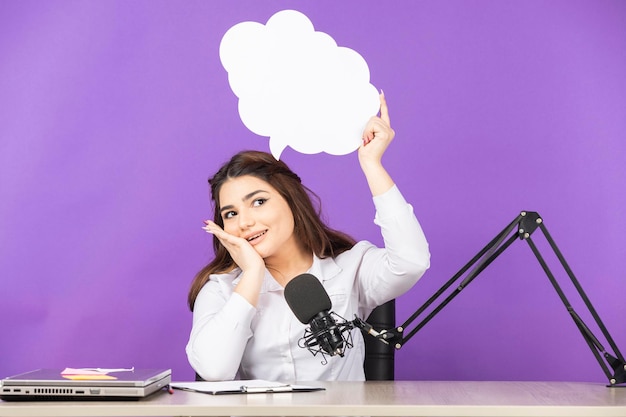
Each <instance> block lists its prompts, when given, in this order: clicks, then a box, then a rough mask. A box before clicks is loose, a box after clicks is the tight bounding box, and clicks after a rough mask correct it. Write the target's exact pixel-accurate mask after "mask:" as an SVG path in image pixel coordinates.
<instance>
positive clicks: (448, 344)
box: [0, 0, 626, 382]
mask: <svg viewBox="0 0 626 417" xmlns="http://www.w3.org/2000/svg"><path fill="white" fill-rule="evenodd" d="M287 8H297V9H298V10H300V11H301V12H303V13H304V14H306V15H307V16H308V17H309V18H310V19H311V21H312V22H313V24H314V25H315V28H316V29H317V30H320V31H323V32H326V33H328V34H330V35H331V36H333V37H334V39H335V40H336V41H337V43H338V44H339V45H341V46H347V47H349V48H352V49H354V50H356V51H358V52H359V53H360V54H361V55H362V56H363V57H364V58H365V59H366V60H367V62H368V64H369V67H370V71H371V79H372V83H373V84H374V85H375V86H377V87H378V88H383V89H384V90H385V94H386V96H387V98H388V101H389V104H390V111H391V118H392V124H393V126H394V128H395V130H396V132H397V135H396V140H395V141H394V144H393V146H392V147H391V148H390V149H389V151H388V153H387V155H386V160H385V161H386V164H387V166H388V167H389V170H390V171H391V173H392V175H393V176H394V178H395V179H396V181H397V183H398V185H399V187H400V188H401V190H402V191H403V192H404V194H405V195H406V197H407V199H408V200H409V201H411V202H412V203H413V205H414V207H415V211H416V213H417V215H418V217H419V219H420V220H421V222H422V224H423V227H424V229H425V231H426V233H427V236H428V238H429V241H430V244H431V251H432V268H431V270H430V271H429V272H428V273H427V275H426V276H425V277H424V278H423V280H422V281H420V283H419V284H418V285H417V286H416V287H415V288H414V289H413V290H412V291H411V292H410V293H409V294H407V295H405V296H403V297H402V298H401V299H399V300H398V309H397V310H398V313H397V314H398V322H399V323H400V322H402V321H404V319H405V318H406V317H408V316H409V314H410V313H412V312H413V311H414V310H415V309H416V308H417V306H418V305H420V304H421V303H422V302H423V301H424V300H426V299H427V298H428V297H429V296H430V295H431V294H432V293H433V292H434V291H435V290H436V289H437V288H439V287H440V286H441V285H442V284H443V283H444V282H445V281H446V280H447V279H448V278H449V277H451V276H452V275H453V274H454V273H455V272H456V271H457V270H458V269H459V268H460V267H461V266H462V265H463V264H465V262H467V261H468V260H469V259H470V258H471V257H472V256H473V255H474V254H475V253H476V252H477V251H478V250H479V249H480V248H482V246H484V245H485V244H486V243H487V242H488V241H489V240H490V239H491V238H492V237H493V236H494V235H495V234H496V233H497V232H499V231H500V230H501V229H502V228H503V227H504V226H505V225H506V224H507V223H508V222H509V221H511V220H512V219H513V218H514V217H515V216H516V215H517V214H518V213H519V211H520V210H532V211H538V212H539V213H540V214H541V215H542V216H543V218H544V219H545V223H546V225H547V226H548V228H549V230H550V232H551V233H552V235H553V237H554V238H555V240H556V241H557V243H558V245H559V246H560V248H561V250H562V251H563V253H564V255H565V257H566V258H567V259H568V261H569V263H570V265H571V267H572V269H573V270H574V272H575V273H576V275H577V276H578V278H579V280H580V281H581V283H582V285H583V287H584V288H585V290H586V291H587V293H588V295H589V297H590V299H591V300H592V302H593V303H594V305H595V306H596V308H597V310H598V312H599V313H600V315H601V316H602V318H603V320H604V321H605V324H606V325H607V327H608V328H609V330H610V331H611V333H612V334H613V336H614V338H615V340H616V342H617V344H618V346H620V347H621V349H622V350H626V326H625V325H624V316H625V315H626V304H625V303H624V294H625V293H626V273H625V272H624V271H625V270H626V244H625V243H624V238H623V236H624V233H625V232H626V216H625V213H624V206H626V192H625V184H626V2H623V1H523V2H522V1H519V2H516V1H444V2H438V1H428V2H417V1H398V2H393V3H384V2H381V1H376V2H374V1H361V0H358V1H356V0H355V1H344V2H335V1H316V2H290V1H273V2H256V1H233V2H217V1H215V2H209V1H198V2H193V1H187V2H174V1H133V2H121V1H120V2H115V1H91V2H80V1H76V2H74V1H56V2H29V1H3V2H1V3H0V320H1V322H2V328H1V330H0V339H1V340H0V377H3V376H6V375H8V374H13V373H17V372H21V371H25V370H28V369H31V368H36V367H64V366H73V367H81V366H102V367H109V366H111V367H118V366H133V365H134V366H146V367H147V366H149V367H171V368H172V369H173V371H174V378H175V379H177V380H184V379H191V378H192V377H193V373H192V371H191V369H190V367H189V366H188V364H187V361H186V357H185V353H184V346H185V343H186V341H187V336H188V332H189V330H190V322H191V315H190V313H189V312H188V311H187V308H186V304H185V302H186V294H187V290H188V287H189V284H190V281H191V279H192V277H193V275H194V274H195V272H196V271H197V270H198V269H199V268H200V267H201V266H203V264H205V263H206V262H207V261H208V260H209V258H210V256H211V252H210V238H209V236H207V235H206V234H205V233H204V232H203V231H202V230H201V229H200V227H201V225H202V224H201V220H203V219H204V218H207V217H208V216H209V215H210V206H209V199H208V186H207V183H206V179H207V177H208V176H209V175H210V174H212V173H213V172H214V171H215V170H216V168H217V167H218V166H219V165H220V164H221V163H222V162H223V161H224V160H225V159H227V158H228V157H229V156H230V155H231V154H232V153H234V152H236V151H238V150H241V149H245V148H255V149H261V150H268V149H269V148H268V141H267V139H266V138H262V137H258V136H255V135H254V134H252V133H250V132H249V131H248V130H247V129H246V128H245V127H244V126H243V125H242V123H241V121H240V119H239V116H238V113H237V101H236V97H235V96H234V95H233V94H232V92H231V90H230V87H229V85H228V80H227V75H226V72H225V71H224V69H223V68H222V66H221V64H220V62H219V57H218V47H219V42H220V39H221V37H222V35H223V34H224V33H225V32H226V30H227V29H229V28H230V27H231V26H233V25H234V24H236V23H239V22H241V21H245V20H253V21H258V22H262V23H265V22H266V21H267V19H268V18H269V17H270V16H272V15H273V14H274V13H275V12H277V11H279V10H283V9H287ZM281 159H283V160H285V161H286V162H287V163H288V164H290V165H291V166H292V168H293V169H294V170H296V171H297V172H299V173H300V174H301V176H302V177H303V179H304V181H305V183H306V184H307V185H309V186H310V188H312V189H313V190H315V191H316V192H318V194H319V195H320V196H321V197H322V199H323V201H324V202H325V206H324V208H325V212H326V215H327V217H328V219H329V222H330V223H331V225H333V226H335V227H338V228H341V229H343V230H345V231H347V232H349V233H351V234H352V235H354V236H355V237H356V238H358V239H368V240H371V241H373V242H375V243H380V242H381V239H380V237H379V234H378V231H377V228H376V227H375V225H374V224H373V223H372V218H373V215H374V212H373V206H372V203H371V200H370V198H369V196H368V191H367V187H366V184H365V181H364V179H363V178H362V175H361V173H360V170H359V167H358V162H357V159H356V154H350V155H347V156H343V157H333V156H329V155H326V154H318V155H301V154H298V153H296V152H294V151H292V150H290V149H287V150H286V151H285V152H284V153H283V155H282V158H281ZM537 236H538V235H537ZM537 240H538V243H542V242H543V241H542V240H541V239H539V237H537ZM541 246H543V245H541ZM546 253H548V252H546ZM548 260H549V261H551V262H552V261H553V259H552V258H551V257H548ZM551 265H553V266H556V264H554V263H553V262H552V263H551ZM555 271H558V272H559V274H560V269H558V268H555ZM559 278H560V279H561V280H562V279H563V277H562V276H560V275H559ZM562 282H565V281H562ZM565 289H566V291H568V292H567V294H568V296H569V297H570V298H571V300H572V303H573V304H574V305H575V306H576V307H577V308H578V309H579V311H580V312H581V314H582V315H583V316H584V318H585V319H586V320H588V319H587V316H586V315H585V314H583V313H584V309H582V308H581V307H579V303H578V298H577V297H575V296H574V294H573V293H572V292H571V288H569V286H565ZM589 323H591V322H589ZM594 330H595V327H594ZM225 348H227V347H225ZM396 357H397V366H396V374H397V377H398V379H420V380H421V379H424V380H428V379H444V380H446V379H449V380H484V379H487V380H492V379H495V380H573V381H600V382H604V381H605V377H604V375H603V373H602V372H601V370H600V368H599V367H598V365H597V364H596V363H595V359H594V358H593V356H592V355H591V353H590V351H589V349H588V347H587V346H586V345H585V343H584V342H583V339H582V338H581V336H580V335H579V334H578V331H577V329H576V327H575V326H574V324H573V323H572V321H571V320H570V318H569V316H568V314H567V313H566V311H565V309H564V307H563V306H562V304H561V303H560V301H559V299H558V298H557V296H556V294H555V292H554V291H553V289H552V288H551V286H550V284H549V282H548V280H547V278H545V276H544V274H543V272H542V271H541V269H540V267H539V265H538V263H537V262H536V260H535V259H534V258H533V255H532V253H531V251H530V250H529V249H528V247H527V245H526V244H525V243H523V242H520V243H515V244H514V245H513V246H512V247H511V248H510V249H509V250H508V251H507V252H506V253H505V254H503V255H502V256H501V257H500V258H499V259H498V260H496V262H494V264H493V265H492V266H490V267H489V269H487V270H486V271H485V272H484V273H483V275H481V276H480V277H479V278H478V279H477V280H476V281H475V283H473V284H472V285H471V286H470V287H469V288H468V289H467V290H466V291H465V292H464V293H463V294H462V295H461V296H459V298H457V299H456V300H455V301H454V302H453V303H452V304H450V305H449V306H448V307H447V308H446V309H445V310H444V311H443V312H442V313H441V314H440V315H439V316H437V317H436V318H435V319H434V320H433V321H432V322H431V323H429V324H428V325H427V326H426V327H425V328H424V329H423V330H422V331H421V332H420V333H418V334H417V336H415V337H414V338H413V339H412V340H411V341H410V342H409V344H407V345H406V347H405V348H404V349H402V350H400V351H399V352H398V353H397V356H396Z"/></svg>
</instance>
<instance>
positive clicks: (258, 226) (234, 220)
mask: <svg viewBox="0 0 626 417" xmlns="http://www.w3.org/2000/svg"><path fill="white" fill-rule="evenodd" d="M219 201H220V214H221V216H222V220H223V222H224V231H226V232H227V233H230V234H231V235H234V236H238V237H241V238H244V239H246V240H247V241H248V242H250V244H251V245H252V246H253V247H254V249H256V251H257V253H258V254H259V255H261V257H262V258H264V259H267V258H268V257H271V256H274V255H277V254H279V251H283V250H293V249H296V248H297V242H296V238H295V235H294V233H293V231H294V220H293V213H292V212H291V209H290V208H289V205H288V204H287V201H286V200H285V199H284V198H283V197H282V196H281V195H280V194H279V193H278V191H277V190H276V189H275V188H274V187H272V186H271V185H270V184H269V183H267V182H265V181H263V180H261V179H259V178H257V177H253V176H251V175H245V176H241V177H237V178H232V179H229V180H227V181H226V182H225V183H224V184H223V185H222V187H221V189H220V192H219Z"/></svg>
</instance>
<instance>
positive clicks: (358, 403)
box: [0, 381, 626, 417]
mask: <svg viewBox="0 0 626 417" xmlns="http://www.w3.org/2000/svg"><path fill="white" fill-rule="evenodd" d="M306 384H307V385H315V386H324V387H325V388H326V390H325V391H318V392H309V393H275V394H247V395H221V396H213V395H207V394H199V393H192V392H185V391H178V390H177V391H175V393H174V394H168V393H166V392H163V393H159V394H155V395H154V396H151V397H149V398H147V399H144V400H141V401H128V402H124V401H121V402H120V401H115V402H105V401H97V402H89V401H81V402H0V416H1V417H9V416H30V417H37V416H42V417H43V416H129V417H130V416H232V415H237V416H359V415H361V416H481V417H488V416H500V417H501V416H517V417H520V416H533V417H536V416H567V417H576V416H585V417H589V416H602V417H610V416H616V417H617V416H619V417H624V416H626V388H624V387H613V388H607V387H606V386H604V385H603V384H596V383H574V382H571V383H568V382H467V381H453V382H443V381H435V382H429V381H391V382H375V381H370V382H313V383H306Z"/></svg>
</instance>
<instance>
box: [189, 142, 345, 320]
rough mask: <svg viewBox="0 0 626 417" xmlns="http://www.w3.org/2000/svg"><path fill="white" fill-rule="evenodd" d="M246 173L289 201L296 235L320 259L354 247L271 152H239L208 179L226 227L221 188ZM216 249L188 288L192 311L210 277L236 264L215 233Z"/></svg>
mask: <svg viewBox="0 0 626 417" xmlns="http://www.w3.org/2000/svg"><path fill="white" fill-rule="evenodd" d="M244 175H251V176H254V177H256V178H259V179H261V180H263V181H265V182H267V183H268V184H270V185H271V186H272V187H274V188H275V189H276V190H277V191H278V192H279V193H280V195H281V196H282V197H283V198H284V199H285V201H287V204H288V205H289V208H290V209H291V212H292V213H293V218H294V234H295V236H296V239H297V240H298V242H299V243H300V244H301V245H302V247H303V248H305V250H308V251H311V252H313V253H314V254H315V255H316V256H317V257H319V258H327V257H331V258H334V257H336V256H337V255H339V254H340V253H342V252H345V251H346V250H348V249H351V248H352V247H353V246H354V244H355V243H356V242H355V240H354V239H353V238H352V237H350V236H348V235H347V234H345V233H343V232H339V231H337V230H333V229H331V228H329V227H328V226H327V225H326V224H325V223H324V222H323V221H322V219H321V202H320V199H319V197H318V196H317V195H316V194H315V193H313V192H312V191H311V190H309V189H308V188H307V187H306V186H304V185H303V184H302V182H301V180H300V177H298V175H296V174H295V173H294V172H293V171H292V170H291V169H289V167H288V166H287V164H285V163H284V162H282V161H277V160H276V159H275V158H274V157H273V156H272V155H271V154H269V153H266V152H259V151H243V152H239V153H238V154H236V155H234V156H233V157H232V158H231V159H230V161H228V162H227V163H226V164H224V165H223V166H222V167H221V168H220V169H219V171H217V173H216V174H215V175H214V176H213V178H210V179H209V184H210V186H211V197H212V199H213V209H214V214H213V221H214V222H215V223H217V224H218V225H219V226H220V227H224V222H223V220H222V216H221V215H220V201H219V194H220V189H221V188H222V185H224V183H225V182H226V181H228V180H229V179H232V178H237V177H241V176H244ZM313 200H315V204H314V203H313ZM213 251H214V253H215V258H214V259H213V260H212V261H211V262H210V263H209V264H208V265H207V266H205V267H204V268H202V269H201V270H200V272H198V273H197V274H196V276H195V278H194V280H193V282H192V285H191V289H190V290H189V296H188V299H187V303H188V304H189V308H190V309H191V310H192V311H193V307H194V304H195V302H196V297H197V296H198V293H199V292H200V290H201V289H202V287H203V286H204V284H206V283H207V281H208V280H209V276H210V275H211V274H214V273H224V272H228V271H230V270H232V269H233V268H235V267H236V266H237V265H236V264H235V262H234V261H233V259H232V257H231V256H230V254H229V253H228V251H227V250H226V248H224V246H223V245H222V244H221V243H220V241H219V240H218V239H217V237H215V236H213Z"/></svg>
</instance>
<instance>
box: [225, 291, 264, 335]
mask: <svg viewBox="0 0 626 417" xmlns="http://www.w3.org/2000/svg"><path fill="white" fill-rule="evenodd" d="M222 313H223V316H224V317H226V318H229V319H230V320H232V323H233V326H235V327H237V326H239V325H241V324H243V325H245V326H249V325H250V323H252V319H253V318H254V315H255V314H256V308H254V306H253V305H252V304H250V303H249V302H248V300H246V299H245V298H243V297H242V296H241V295H240V294H239V293H236V292H234V293H232V294H231V296H230V298H229V299H228V301H227V302H226V304H225V305H224V308H223V309H222Z"/></svg>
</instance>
